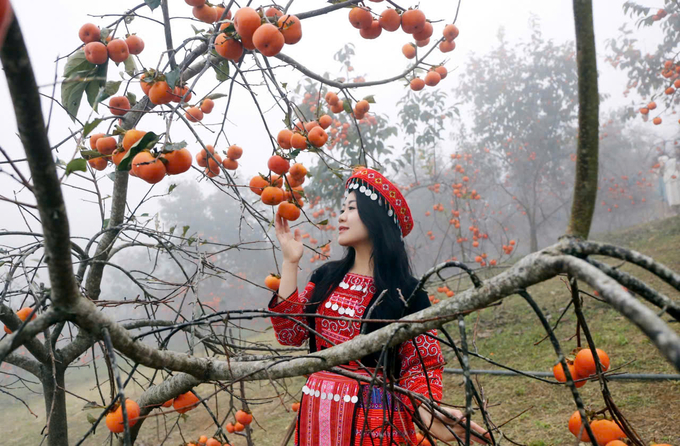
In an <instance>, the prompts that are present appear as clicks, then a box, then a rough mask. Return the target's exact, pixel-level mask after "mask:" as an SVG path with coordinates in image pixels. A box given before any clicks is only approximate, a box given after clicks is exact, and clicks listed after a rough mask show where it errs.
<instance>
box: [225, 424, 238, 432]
mask: <svg viewBox="0 0 680 446" xmlns="http://www.w3.org/2000/svg"><path fill="white" fill-rule="evenodd" d="M224 429H225V430H226V431H227V432H229V433H230V434H233V433H234V431H235V429H234V423H227V424H226V425H225V426H224Z"/></svg>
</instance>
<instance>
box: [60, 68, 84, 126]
mask: <svg viewBox="0 0 680 446" xmlns="http://www.w3.org/2000/svg"><path fill="white" fill-rule="evenodd" d="M87 84H88V83H87V82H84V81H82V80H79V78H77V77H75V78H71V79H66V80H64V82H62V83H61V103H62V104H63V105H64V107H66V111H67V112H68V113H69V115H71V119H72V120H73V122H75V121H76V116H77V115H78V108H80V100H81V99H82V98H83V93H84V92H85V88H86V87H87Z"/></svg>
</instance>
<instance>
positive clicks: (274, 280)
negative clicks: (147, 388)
mask: <svg viewBox="0 0 680 446" xmlns="http://www.w3.org/2000/svg"><path fill="white" fill-rule="evenodd" d="M281 204H283V203H281ZM280 284H281V278H280V277H276V276H275V275H273V274H270V275H268V276H267V277H265V278H264V285H265V286H266V287H267V288H269V289H270V290H274V291H276V290H278V289H279V285H280ZM237 414H238V412H237ZM251 417H252V415H251ZM237 420H238V418H237ZM244 424H245V423H244Z"/></svg>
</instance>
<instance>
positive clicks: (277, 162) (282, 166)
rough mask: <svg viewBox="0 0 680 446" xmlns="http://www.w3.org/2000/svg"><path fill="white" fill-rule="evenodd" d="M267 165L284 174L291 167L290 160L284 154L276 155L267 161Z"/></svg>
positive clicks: (273, 170) (275, 171)
mask: <svg viewBox="0 0 680 446" xmlns="http://www.w3.org/2000/svg"><path fill="white" fill-rule="evenodd" d="M267 167H269V170H271V171H272V172H274V173H277V174H279V175H283V174H284V173H286V172H288V169H290V162H289V161H288V160H287V159H285V158H284V157H282V156H279V155H274V156H272V157H271V158H269V161H267Z"/></svg>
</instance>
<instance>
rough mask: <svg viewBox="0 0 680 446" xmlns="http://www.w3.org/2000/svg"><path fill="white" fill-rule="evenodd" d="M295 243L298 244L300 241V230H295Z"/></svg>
mask: <svg viewBox="0 0 680 446" xmlns="http://www.w3.org/2000/svg"><path fill="white" fill-rule="evenodd" d="M295 241H296V242H299V241H300V230H299V229H297V228H295Z"/></svg>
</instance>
